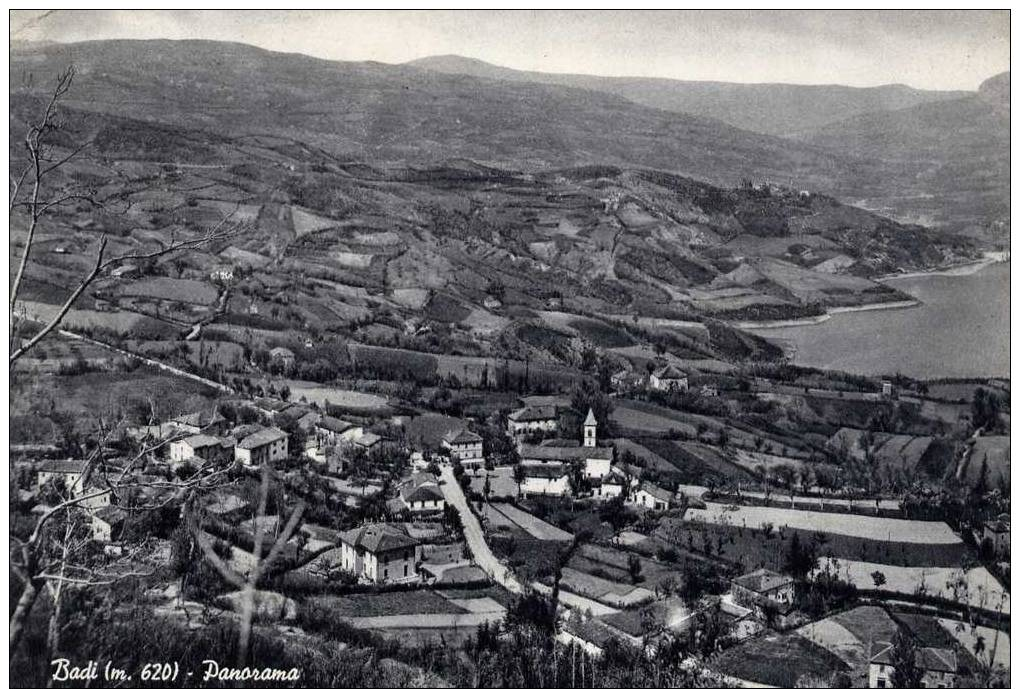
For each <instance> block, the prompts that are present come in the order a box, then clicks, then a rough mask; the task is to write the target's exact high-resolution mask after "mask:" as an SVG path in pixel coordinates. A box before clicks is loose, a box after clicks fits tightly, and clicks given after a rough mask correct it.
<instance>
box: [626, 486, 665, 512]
mask: <svg viewBox="0 0 1020 689" xmlns="http://www.w3.org/2000/svg"><path fill="white" fill-rule="evenodd" d="M630 502H632V503H634V504H635V505H638V506H639V507H647V508H648V509H650V510H668V509H669V506H670V505H671V504H672V503H673V494H672V493H671V492H669V491H668V490H666V489H665V488H660V487H659V486H657V485H655V484H654V483H651V482H650V481H644V482H642V483H641V485H640V486H639V487H638V488H637V490H635V491H634V492H633V493H631V494H630Z"/></svg>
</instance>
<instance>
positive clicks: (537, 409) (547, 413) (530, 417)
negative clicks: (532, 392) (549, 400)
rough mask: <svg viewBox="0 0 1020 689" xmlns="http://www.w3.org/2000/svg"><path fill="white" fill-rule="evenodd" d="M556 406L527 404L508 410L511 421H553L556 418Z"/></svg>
mask: <svg viewBox="0 0 1020 689" xmlns="http://www.w3.org/2000/svg"><path fill="white" fill-rule="evenodd" d="M556 417H557V414H556V407H554V406H552V405H541V406H534V407H532V406H528V407H524V408H522V409H517V410H515V411H512V412H510V414H509V417H508V418H509V419H510V420H511V421H519V422H525V421H554V420H556Z"/></svg>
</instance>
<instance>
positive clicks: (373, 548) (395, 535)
mask: <svg viewBox="0 0 1020 689" xmlns="http://www.w3.org/2000/svg"><path fill="white" fill-rule="evenodd" d="M340 540H341V541H343V542H344V543H347V544H348V545H350V546H353V547H354V548H362V549H364V550H367V551H368V552H370V553H385V552H387V551H390V550H398V549H400V548H410V547H412V546H416V545H418V540H417V539H415V538H411V537H410V536H408V535H407V534H406V533H404V532H403V531H401V530H399V529H398V528H396V527H395V526H391V525H389V524H365V525H364V526H359V527H357V528H354V529H351V530H349V531H344V532H343V533H341V534H340Z"/></svg>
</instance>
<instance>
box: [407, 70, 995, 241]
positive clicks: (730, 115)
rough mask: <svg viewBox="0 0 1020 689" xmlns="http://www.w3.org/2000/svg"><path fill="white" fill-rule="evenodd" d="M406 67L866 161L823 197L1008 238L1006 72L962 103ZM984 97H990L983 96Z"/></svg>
mask: <svg viewBox="0 0 1020 689" xmlns="http://www.w3.org/2000/svg"><path fill="white" fill-rule="evenodd" d="M409 64H413V65H415V66H418V67H422V68H424V69H428V70H430V71H435V72H442V73H451V74H467V75H471V76H475V77H484V78H489V79H499V80H503V81H512V82H529V83H541V84H559V85H562V86H569V87H578V88H586V89H591V90H594V91H599V92H602V93H612V94H614V95H618V96H622V97H624V98H627V99H629V100H631V101H633V102H635V103H640V104H642V105H646V106H650V107H655V108H661V109H663V110H669V111H673V112H680V113H686V114H690V115H696V116H699V117H708V118H715V119H717V120H719V121H722V122H726V123H727V124H730V125H733V126H736V127H740V128H742V129H745V130H749V131H756V132H761V133H765V134H771V135H776V136H783V137H787V138H790V139H794V140H797V141H801V142H808V143H812V144H816V145H818V146H820V147H823V148H825V149H828V150H829V151H831V152H832V153H833V154H834V155H837V156H841V157H843V158H844V159H845V160H848V161H857V162H856V164H857V165H859V166H860V165H862V161H867V163H866V164H863V167H860V168H859V169H857V170H850V169H848V170H847V171H846V174H843V175H839V179H838V180H837V181H836V182H835V185H834V186H832V187H828V188H827V189H828V190H829V191H830V192H832V193H834V194H836V195H837V196H839V197H841V198H844V199H846V200H848V201H852V202H854V203H859V204H860V205H863V206H865V207H867V208H871V209H873V210H877V211H879V212H881V213H884V214H887V215H891V216H894V217H896V218H897V219H901V220H905V221H908V222H918V223H921V224H925V225H938V226H943V227H947V228H951V229H955V230H963V231H967V232H969V233H971V234H973V235H975V236H978V237H982V238H984V239H990V240H993V241H997V242H1000V243H1001V242H1002V241H1003V240H1004V236H1005V237H1008V224H1009V205H1008V203H1009V168H1008V165H1009V157H1008V149H1009V145H1008V142H1009V75H1008V74H1005V75H1000V76H999V77H993V79H989V80H988V81H986V82H985V84H984V85H982V87H981V89H980V91H979V92H977V93H974V92H966V91H921V90H917V89H912V88H910V87H907V86H904V85H902V84H892V85H887V86H878V87H873V88H851V87H847V86H839V85H797V84H733V83H720V82H698V81H680V80H672V79H638V78H621V77H598V76H588V75H578V74H547V73H542V72H524V71H518V70H512V69H506V68H503V67H497V66H495V65H490V64H488V63H485V62H482V61H480V60H472V59H469V58H463V57H459V56H455V55H445V56H436V57H429V58H423V59H421V60H416V61H414V62H412V63H409ZM993 80H997V81H995V83H994V85H993ZM996 90H997V91H996ZM993 91H995V92H997V93H998V94H999V95H998V97H997V98H992V97H991V94H992V93H993ZM1003 93H1004V94H1005V97H1004V98H1003V96H1002V94H1003Z"/></svg>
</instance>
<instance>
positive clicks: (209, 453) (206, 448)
mask: <svg viewBox="0 0 1020 689" xmlns="http://www.w3.org/2000/svg"><path fill="white" fill-rule="evenodd" d="M232 446H233V441H232V439H221V438H217V437H216V436H213V435H206V434H205V433H198V434H196V435H192V436H189V437H187V438H182V439H181V440H175V441H174V442H172V443H170V462H171V463H172V464H180V463H183V462H188V461H193V460H202V461H203V462H208V461H215V460H217V459H221V458H222V457H224V456H225V455H226V454H227V453H228V452H229V451H230V449H231V447H232Z"/></svg>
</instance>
